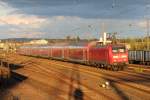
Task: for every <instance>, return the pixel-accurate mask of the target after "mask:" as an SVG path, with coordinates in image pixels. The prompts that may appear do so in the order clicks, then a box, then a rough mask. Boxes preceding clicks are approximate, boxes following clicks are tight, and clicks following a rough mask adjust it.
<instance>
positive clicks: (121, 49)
mask: <svg viewBox="0 0 150 100" xmlns="http://www.w3.org/2000/svg"><path fill="white" fill-rule="evenodd" d="M125 51H126V49H125V47H123V46H113V47H112V52H113V53H125Z"/></svg>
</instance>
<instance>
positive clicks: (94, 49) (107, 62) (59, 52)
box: [17, 42, 128, 71]
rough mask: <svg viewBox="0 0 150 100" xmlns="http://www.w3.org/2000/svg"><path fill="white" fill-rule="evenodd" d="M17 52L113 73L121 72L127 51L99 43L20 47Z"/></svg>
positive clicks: (126, 59) (122, 47) (123, 47)
mask: <svg viewBox="0 0 150 100" xmlns="http://www.w3.org/2000/svg"><path fill="white" fill-rule="evenodd" d="M17 52H18V53H19V54H22V55H28V56H40V57H47V58H51V59H59V60H64V61H71V62H77V63H84V64H87V65H92V66H96V67H102V68H105V69H111V70H114V71H116V70H123V69H124V68H125V67H126V64H127V63H128V51H127V49H126V48H125V46H124V45H118V44H108V45H102V44H101V43H99V42H91V43H88V44H84V45H77V44H76V45H65V46H64V45H63V46H60V45H55V46H22V47H20V48H19V49H18V50H17Z"/></svg>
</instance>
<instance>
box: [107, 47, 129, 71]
mask: <svg viewBox="0 0 150 100" xmlns="http://www.w3.org/2000/svg"><path fill="white" fill-rule="evenodd" d="M111 51H112V52H111V61H110V62H111V65H113V66H114V67H115V68H116V69H124V68H125V67H126V65H127V64H128V51H127V49H126V47H125V46H124V45H113V46H112V49H111Z"/></svg>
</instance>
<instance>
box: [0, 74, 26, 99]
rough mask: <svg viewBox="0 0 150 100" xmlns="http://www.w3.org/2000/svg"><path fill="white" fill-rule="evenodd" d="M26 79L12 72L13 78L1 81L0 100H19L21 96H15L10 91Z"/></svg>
mask: <svg viewBox="0 0 150 100" xmlns="http://www.w3.org/2000/svg"><path fill="white" fill-rule="evenodd" d="M26 79H27V77H26V76H23V75H20V74H17V73H15V72H11V77H10V78H8V79H0V100H19V96H15V95H13V94H12V93H11V91H10V89H11V88H13V87H15V86H17V85H18V84H19V83H21V82H23V81H24V80H26Z"/></svg>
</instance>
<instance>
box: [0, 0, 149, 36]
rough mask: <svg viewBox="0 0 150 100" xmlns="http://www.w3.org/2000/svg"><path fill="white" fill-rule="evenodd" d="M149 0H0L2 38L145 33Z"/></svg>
mask: <svg viewBox="0 0 150 100" xmlns="http://www.w3.org/2000/svg"><path fill="white" fill-rule="evenodd" d="M148 18H150V0H0V39H5V38H65V37H66V36H71V37H76V36H80V37H81V38H86V39H89V38H99V37H100V36H101V35H102V33H103V32H108V33H111V32H117V33H118V37H121V38H126V37H131V38H132V37H144V36H146V32H147V27H146V19H148Z"/></svg>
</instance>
